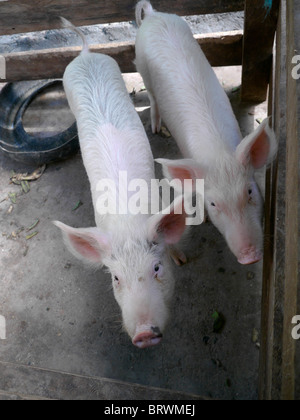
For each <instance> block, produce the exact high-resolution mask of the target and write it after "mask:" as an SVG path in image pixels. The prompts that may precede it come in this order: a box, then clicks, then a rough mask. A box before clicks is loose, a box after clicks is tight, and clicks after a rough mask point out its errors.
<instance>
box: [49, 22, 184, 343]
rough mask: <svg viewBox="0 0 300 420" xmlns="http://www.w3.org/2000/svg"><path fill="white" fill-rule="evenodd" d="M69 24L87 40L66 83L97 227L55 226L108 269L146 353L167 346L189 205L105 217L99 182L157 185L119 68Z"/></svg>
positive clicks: (73, 247) (78, 252)
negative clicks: (175, 258) (175, 268)
mask: <svg viewBox="0 0 300 420" xmlns="http://www.w3.org/2000/svg"><path fill="white" fill-rule="evenodd" d="M63 22H64V26H65V27H69V28H70V29H73V30H75V31H76V32H77V33H79V34H80V36H81V37H82V38H83V40H84V48H83V51H82V53H81V55H80V56H79V57H77V58H76V59H75V60H74V61H73V62H72V63H71V64H70V65H69V66H68V67H67V69H66V71H65V74H64V79H63V82H64V88H65V91H66V95H67V98H68V101H69V104H70V107H71V109H72V111H73V113H74V115H75V117H76V121H77V125H78V134H79V140H80V147H81V152H82V158H83V163H84V166H85V168H86V171H87V174H88V177H89V181H90V184H91V193H92V198H93V204H94V209H95V218H96V227H92V228H82V229H75V228H73V227H69V226H67V225H65V224H63V223H60V222H55V224H56V226H58V227H59V228H60V229H61V230H62V233H63V236H64V239H65V242H66V244H67V246H68V248H69V249H70V251H71V252H72V253H73V254H74V255H75V256H76V257H78V258H79V259H81V260H82V261H85V262H87V263H89V264H90V265H92V266H96V267H98V266H99V267H101V266H103V265H105V266H106V267H107V268H108V269H109V272H110V273H111V275H112V283H113V290H114V295H115V298H116V300H117V302H118V303H119V305H120V307H121V310H122V315H123V323H124V327H125V329H126V331H127V332H128V334H129V336H130V337H131V339H132V342H133V344H134V345H135V346H137V347H139V348H145V347H149V346H153V345H156V344H158V343H159V342H160V341H161V338H162V333H163V330H164V328H165V326H166V322H167V318H168V304H169V301H170V298H171V296H172V291H173V286H174V278H173V276H172V273H171V267H170V262H169V260H170V258H169V257H170V255H169V248H170V247H172V246H173V244H174V243H177V242H178V241H179V239H180V237H181V235H182V234H183V232H184V230H185V217H186V214H185V213H184V211H183V212H181V214H176V213H177V210H180V207H181V205H182V199H180V197H179V200H175V202H174V203H173V204H172V205H171V206H170V208H169V210H170V211H169V214H162V213H159V214H155V215H152V216H151V215H150V214H149V215H148V214H147V215H143V214H138V215H132V214H129V213H128V214H109V213H108V214H104V215H100V214H98V212H97V210H96V207H97V201H98V199H99V197H100V194H101V192H100V191H98V189H99V188H98V189H97V185H98V183H99V181H101V180H103V179H109V180H112V181H113V182H114V184H115V185H116V188H117V189H118V182H119V172H120V171H126V172H127V175H128V182H130V180H133V179H143V180H146V181H147V183H148V184H149V185H150V182H151V179H155V174H154V161H153V156H152V152H151V149H150V145H149V141H148V138H147V136H146V133H145V130H144V127H143V125H142V122H141V120H140V118H139V116H138V114H137V112H136V111H135V108H134V106H133V104H132V102H131V100H130V97H129V95H128V93H127V90H126V87H125V84H124V81H123V78H122V75H121V72H120V69H119V67H118V65H117V63H116V62H115V61H114V60H113V59H112V58H110V57H108V56H105V55H102V54H93V53H91V52H89V48H88V45H87V43H86V40H85V38H84V36H83V34H82V33H81V32H80V31H79V30H78V29H76V28H75V27H73V26H72V25H71V24H70V23H69V22H67V21H65V20H63ZM119 199H120V201H122V199H123V197H119ZM145 199H148V197H145ZM122 204H123V205H125V206H127V203H122ZM123 207H124V206H123ZM178 255H179V254H178ZM181 257H182V254H181Z"/></svg>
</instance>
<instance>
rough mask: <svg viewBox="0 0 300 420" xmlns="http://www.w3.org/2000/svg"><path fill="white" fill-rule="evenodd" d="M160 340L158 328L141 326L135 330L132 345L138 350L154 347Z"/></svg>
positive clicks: (160, 335) (160, 334)
mask: <svg viewBox="0 0 300 420" xmlns="http://www.w3.org/2000/svg"><path fill="white" fill-rule="evenodd" d="M161 340H162V333H161V332H160V329H159V328H158V327H151V328H150V329H149V327H148V326H141V327H139V328H137V333H136V335H135V336H134V338H133V340H132V343H133V344H134V345H135V346H136V347H138V348H139V349H145V348H147V347H152V346H156V345H157V344H159V343H160V342H161Z"/></svg>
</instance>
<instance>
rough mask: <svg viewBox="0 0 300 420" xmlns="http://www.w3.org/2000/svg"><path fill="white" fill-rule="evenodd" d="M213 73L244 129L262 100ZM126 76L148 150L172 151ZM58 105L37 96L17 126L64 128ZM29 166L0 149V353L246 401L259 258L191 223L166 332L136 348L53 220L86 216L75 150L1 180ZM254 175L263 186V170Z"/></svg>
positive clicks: (89, 222) (2, 357)
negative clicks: (250, 98) (240, 259)
mask: <svg viewBox="0 0 300 420" xmlns="http://www.w3.org/2000/svg"><path fill="white" fill-rule="evenodd" d="M217 74H218V77H219V79H220V81H221V83H222V84H223V86H224V88H225V89H226V91H227V92H228V94H229V95H230V97H231V100H232V104H233V107H234V110H235V112H236V115H237V117H238V120H239V123H240V125H241V128H242V132H243V134H245V135H246V134H247V133H249V132H251V131H252V130H253V129H254V128H256V126H257V124H258V123H257V122H256V119H260V118H264V117H265V116H266V105H265V104H262V105H261V106H259V107H248V106H242V105H241V104H240V103H239V102H240V101H239V90H238V89H236V88H237V87H238V86H239V85H240V68H224V69H223V68H221V69H217ZM125 78H126V82H127V86H128V91H129V92H132V91H133V90H135V92H136V94H135V95H134V96H133V100H134V102H135V105H136V108H137V111H138V112H139V115H140V117H141V119H142V121H143V123H144V125H145V129H146V131H147V134H148V136H149V140H150V143H151V147H152V150H153V153H154V157H155V158H158V157H161V158H176V157H179V156H180V154H179V151H178V148H177V146H176V144H175V142H174V140H173V139H172V138H166V137H165V136H164V135H162V134H161V135H155V136H154V135H152V134H151V129H150V118H149V101H148V98H147V93H146V92H145V91H143V89H142V88H143V82H142V80H141V78H140V77H139V76H138V75H136V74H133V75H126V76H125ZM141 90H142V91H141ZM51 106H52V108H51ZM51 109H52V110H51ZM62 111H63V112H62ZM67 114H68V110H67V105H66V102H65V99H64V97H63V95H62V94H61V93H58V94H57V95H56V94H54V93H53V92H52V93H51V94H48V95H44V96H41V97H40V98H39V99H38V100H37V101H36V102H35V104H33V105H32V107H31V110H30V111H28V112H27V115H26V126H27V131H28V132H30V131H31V132H37V131H40V130H41V124H43V128H42V130H44V131H51V130H53V126H55V127H56V128H55V130H57V124H58V127H61V128H63V126H64V125H65V124H66V118H68V122H70V121H71V120H70V119H69V118H70V115H68V116H67ZM71 119H72V117H71ZM53 122H55V123H53ZM60 124H61V125H60ZM51 127H52V128H51ZM35 169H36V168H32V167H31V168H30V167H26V166H22V165H21V164H19V163H16V162H14V161H11V160H9V159H7V158H5V157H4V156H3V155H2V154H0V266H1V274H0V288H1V293H0V315H2V316H4V317H5V319H6V322H7V332H6V335H7V336H6V340H0V361H1V362H5V363H9V364H10V363H11V364H21V365H22V366H27V367H32V368H43V369H48V370H55V371H61V372H66V373H70V374H75V375H84V376H88V377H96V378H110V379H114V380H119V381H125V382H128V383H136V384H141V385H146V386H152V387H159V388H164V389H170V390H176V391H181V392H185V393H190V394H196V395H202V396H205V397H212V398H222V399H256V398H257V372H258V356H259V351H258V347H259V326H260V297H261V264H257V265H254V266H251V267H244V266H241V265H239V264H238V263H237V262H236V259H235V257H234V256H233V255H232V254H231V252H230V251H229V249H228V248H227V246H226V244H225V241H224V239H223V238H222V236H221V235H220V234H219V233H218V231H217V230H216V229H215V228H214V226H212V224H211V223H206V224H203V225H201V226H199V227H195V228H194V229H193V230H192V233H191V236H190V238H189V239H188V241H187V242H186V244H185V251H186V254H187V256H188V264H187V265H185V266H183V267H180V268H177V267H175V266H174V275H175V277H176V292H175V296H174V300H173V304H172V307H171V314H172V315H171V320H170V323H169V326H168V329H167V331H166V333H165V337H164V340H163V342H162V344H161V345H160V346H157V347H154V348H150V349H146V350H143V351H141V350H138V349H136V348H134V347H133V345H132V344H131V342H130V340H129V338H128V337H127V335H126V334H125V333H124V332H123V331H122V328H121V323H120V320H121V318H120V311H119V308H118V306H117V303H116V302H115V300H114V297H113V293H112V290H111V279H110V276H108V275H107V274H105V273H104V272H103V271H99V272H93V271H89V270H88V269H87V268H86V267H84V266H82V265H81V263H79V262H78V261H76V260H75V259H73V257H71V255H70V254H69V253H68V251H67V250H66V248H65V246H64V244H63V243H62V240H61V236H60V232H59V231H58V230H57V228H56V227H55V226H53V224H52V221H53V220H60V221H63V222H64V223H67V224H69V225H72V226H74V227H88V226H93V225H94V216H93V208H92V204H91V196H90V192H89V184H88V180H87V176H86V173H85V170H84V167H83V164H82V160H81V156H80V153H78V154H77V155H76V156H74V157H72V158H70V159H68V160H66V161H64V162H58V163H55V164H52V165H49V166H48V167H47V169H46V171H45V173H44V174H43V176H42V177H41V178H40V179H39V180H37V181H35V182H32V183H30V191H29V192H28V193H26V194H25V193H24V191H22V189H21V187H19V186H16V185H14V184H12V183H11V182H10V177H11V174H12V171H13V170H14V171H15V172H31V171H33V170H35ZM157 170H158V175H159V167H157ZM260 183H261V185H262V187H263V176H261V177H260ZM9 195H10V198H9ZM78 202H80V203H82V205H81V206H80V207H79V208H77V209H76V210H75V208H76V205H77V203H78ZM37 220H39V223H38V225H37V226H36V227H35V228H34V229H33V230H32V231H30V232H27V229H28V228H29V227H31V226H32V225H33V224H34V222H35V221H37ZM34 231H36V232H38V233H37V235H36V236H34V237H32V238H31V239H27V240H26V236H30V235H31V232H34ZM215 311H218V312H219V313H222V314H223V315H224V317H225V319H226V324H225V327H224V329H223V330H222V332H221V333H214V332H213V324H214V319H213V314H214V312H215ZM0 389H2V390H3V388H1V387H0ZM4 391H5V389H4Z"/></svg>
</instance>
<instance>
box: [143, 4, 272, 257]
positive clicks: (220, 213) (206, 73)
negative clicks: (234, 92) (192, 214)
mask: <svg viewBox="0 0 300 420" xmlns="http://www.w3.org/2000/svg"><path fill="white" fill-rule="evenodd" d="M142 14H144V20H142ZM136 20H137V24H138V26H140V28H139V30H138V33H137V39H136V66H137V70H138V71H139V72H140V73H141V75H142V77H143V79H144V83H145V86H146V88H147V90H148V94H149V98H150V103H151V122H152V130H153V132H154V133H155V132H159V131H160V127H161V118H162V119H163V120H164V121H165V123H166V125H167V126H168V128H169V130H170V132H171V133H172V135H173V137H174V138H175V139H176V141H177V143H178V146H179V148H180V150H181V152H182V154H183V156H184V158H186V159H188V160H183V161H176V162H172V161H168V160H160V161H159V162H160V163H162V164H163V166H164V172H165V175H168V176H169V177H171V178H178V179H181V180H182V179H189V178H191V179H197V178H201V179H205V207H206V209H207V211H208V214H209V217H210V219H211V221H212V222H213V223H214V224H215V226H216V227H217V228H218V229H219V231H220V232H221V233H222V234H223V235H224V237H225V238H226V241H227V243H228V245H229V247H230V249H231V251H232V252H233V253H234V255H235V256H236V257H237V259H238V261H239V262H240V263H241V264H253V263H256V262H258V261H259V260H261V258H262V248H263V232H262V227H261V219H262V208H263V201H262V197H261V194H260V192H259V189H258V187H257V184H256V182H255V180H254V172H255V171H256V170H257V169H260V168H262V167H263V166H264V165H265V164H268V163H270V162H271V161H272V159H273V158H274V157H275V154H276V151H277V143H276V139H275V135H274V133H273V131H272V130H271V129H270V128H269V126H268V121H267V120H266V121H264V122H263V123H262V124H261V125H260V127H259V128H258V129H257V130H256V131H255V132H253V133H252V134H250V135H249V136H247V137H246V138H244V139H242V135H241V132H240V129H239V126H238V123H237V120H236V118H235V116H234V114H233V110H232V108H231V105H230V102H229V99H228V97H227V95H226V93H225V92H224V90H223V88H222V86H221V85H220V83H219V81H218V79H217V77H216V75H215V73H214V71H213V69H212V67H211V66H210V64H209V62H208V61H207V59H206V57H205V55H204V53H203V52H202V50H201V48H200V46H199V45H198V43H197V41H196V40H195V39H194V37H193V35H192V32H191V30H190V28H189V26H188V25H187V23H186V22H185V21H184V20H183V19H181V18H180V17H178V16H176V15H171V14H165V13H159V12H156V11H154V10H153V8H152V6H151V4H150V3H149V2H148V1H141V2H139V3H138V4H137V7H136ZM190 159H193V160H194V162H193V161H191V160H190Z"/></svg>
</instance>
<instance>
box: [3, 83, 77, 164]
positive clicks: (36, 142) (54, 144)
mask: <svg viewBox="0 0 300 420" xmlns="http://www.w3.org/2000/svg"><path fill="white" fill-rule="evenodd" d="M60 85H62V81H61V80H42V81H34V82H31V81H30V82H17V83H8V84H7V85H5V86H4V88H3V89H2V91H1V94H0V150H2V152H3V153H4V154H5V155H6V156H9V157H10V158H11V159H14V160H16V161H18V162H22V163H26V164H30V165H43V164H48V163H52V162H55V161H58V160H63V159H67V158H68V157H70V156H71V155H73V154H75V153H76V152H77V151H78V150H79V140H78V133H77V126H76V122H75V123H74V124H73V125H72V126H71V127H69V128H68V129H67V130H66V131H64V132H62V133H60V134H58V135H55V136H52V137H48V138H38V137H34V136H31V135H30V134H28V133H26V131H25V130H24V127H23V116H24V114H25V112H26V110H27V108H28V107H29V105H30V104H31V102H32V101H33V100H34V99H35V97H36V96H37V95H38V94H40V93H41V92H42V91H43V90H45V89H46V88H48V87H50V86H60Z"/></svg>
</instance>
